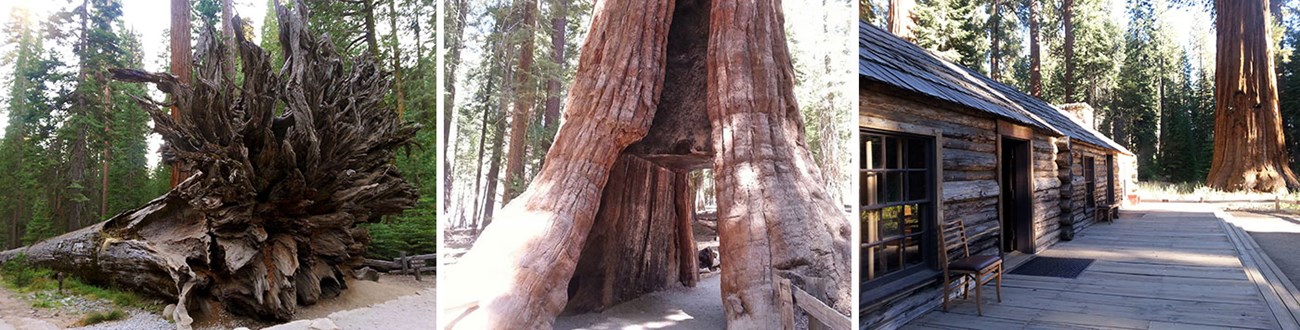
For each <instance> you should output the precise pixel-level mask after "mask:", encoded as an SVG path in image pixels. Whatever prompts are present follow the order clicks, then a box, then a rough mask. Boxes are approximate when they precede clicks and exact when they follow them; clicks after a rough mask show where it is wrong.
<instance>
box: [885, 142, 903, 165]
mask: <svg viewBox="0 0 1300 330" xmlns="http://www.w3.org/2000/svg"><path fill="white" fill-rule="evenodd" d="M900 158H902V154H901V152H899V150H898V138H892V137H886V138H885V168H886V169H896V168H898V165H899V164H900V163H902V160H901V159H900Z"/></svg>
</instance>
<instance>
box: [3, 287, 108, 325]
mask: <svg viewBox="0 0 1300 330" xmlns="http://www.w3.org/2000/svg"><path fill="white" fill-rule="evenodd" d="M61 301H62V302H65V303H67V304H68V306H61V307H57V308H34V307H32V304H31V303H30V302H27V301H26V300H24V299H23V298H22V296H20V295H19V293H16V292H13V291H9V289H5V288H0V329H6V328H5V325H6V324H8V325H9V326H16V327H19V328H20V329H21V328H37V329H39V328H46V326H45V325H49V326H54V327H58V328H62V327H69V326H72V325H73V324H75V323H76V322H77V321H80V320H81V317H82V314H84V312H86V311H87V310H89V309H98V308H91V307H89V306H88V305H91V304H90V303H87V302H85V301H84V299H79V298H66V299H64V300H61ZM94 305H96V306H97V305H100V304H94ZM43 323H44V324H43Z"/></svg>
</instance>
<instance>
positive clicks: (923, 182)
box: [907, 171, 930, 201]
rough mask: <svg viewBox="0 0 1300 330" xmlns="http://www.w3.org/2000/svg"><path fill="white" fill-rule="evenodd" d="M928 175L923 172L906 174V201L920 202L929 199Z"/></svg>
mask: <svg viewBox="0 0 1300 330" xmlns="http://www.w3.org/2000/svg"><path fill="white" fill-rule="evenodd" d="M928 175H929V173H927V172H923V171H912V172H907V200H911V201H914V200H922V199H927V198H930V195H929V186H928V183H929V182H928V181H929V180H928V178H927V177H926V176H928Z"/></svg>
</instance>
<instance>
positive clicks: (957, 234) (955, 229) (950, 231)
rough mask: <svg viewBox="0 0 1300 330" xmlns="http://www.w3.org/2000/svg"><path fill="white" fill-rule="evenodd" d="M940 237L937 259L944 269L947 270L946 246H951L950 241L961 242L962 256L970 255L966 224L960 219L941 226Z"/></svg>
mask: <svg viewBox="0 0 1300 330" xmlns="http://www.w3.org/2000/svg"><path fill="white" fill-rule="evenodd" d="M940 238H942V240H941V241H942V242H941V243H940V244H941V245H940V246H939V259H940V260H942V261H943V269H944V271H947V270H948V262H949V260H948V247H949V246H952V244H949V243H950V242H951V243H954V244H955V243H960V244H961V251H962V258H965V257H969V256H970V244H969V243H968V242H967V240H966V224H965V223H964V222H963V221H962V220H961V219H958V220H957V221H953V222H951V223H948V224H947V225H945V226H943V233H942V234H941V237H940Z"/></svg>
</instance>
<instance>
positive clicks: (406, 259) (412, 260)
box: [361, 252, 438, 281]
mask: <svg viewBox="0 0 1300 330" xmlns="http://www.w3.org/2000/svg"><path fill="white" fill-rule="evenodd" d="M437 260H438V256H437V254H421V255H413V256H407V255H406V252H402V255H401V256H399V257H397V258H393V261H388V260H377V259H366V260H364V261H363V262H362V263H361V265H363V266H366V267H370V268H373V269H375V270H378V271H382V272H385V273H389V274H411V275H415V280H417V281H419V280H421V278H420V277H421V275H423V274H424V273H436V272H437V270H438V266H437V262H436V261H437Z"/></svg>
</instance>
